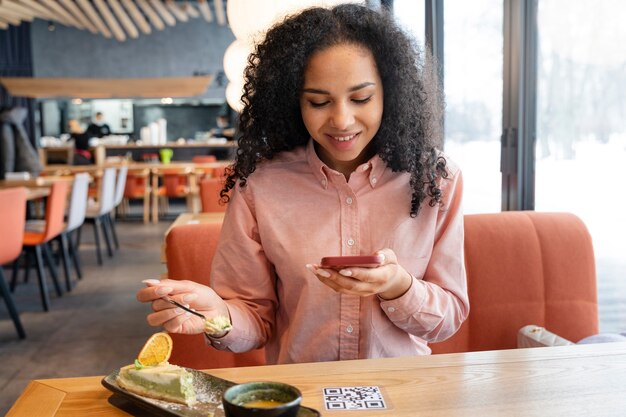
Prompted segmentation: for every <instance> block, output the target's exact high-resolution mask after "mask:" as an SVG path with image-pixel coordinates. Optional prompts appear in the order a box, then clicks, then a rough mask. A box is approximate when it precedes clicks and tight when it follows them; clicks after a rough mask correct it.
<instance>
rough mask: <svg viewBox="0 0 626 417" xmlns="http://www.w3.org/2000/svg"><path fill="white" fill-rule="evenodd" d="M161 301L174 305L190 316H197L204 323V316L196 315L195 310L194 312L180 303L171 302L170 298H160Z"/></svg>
mask: <svg viewBox="0 0 626 417" xmlns="http://www.w3.org/2000/svg"><path fill="white" fill-rule="evenodd" d="M161 299H162V300H165V301H167V302H168V303H172V304H174V305H175V306H176V307H179V308H182V309H183V310H185V311H187V312H189V313H191V314H193V315H195V316H198V317H200V318H201V319H202V320H205V321H206V317H205V316H204V314H200V313H198V312H197V311H196V310H194V309H191V308H189V307H185V306H184V305H182V304H181V303H179V302H176V301H174V300H172V299H171V298H169V297H161Z"/></svg>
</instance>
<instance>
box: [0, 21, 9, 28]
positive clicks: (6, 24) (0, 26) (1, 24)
mask: <svg viewBox="0 0 626 417" xmlns="http://www.w3.org/2000/svg"><path fill="white" fill-rule="evenodd" d="M8 28H9V24H8V23H4V22H3V21H1V20H0V29H8Z"/></svg>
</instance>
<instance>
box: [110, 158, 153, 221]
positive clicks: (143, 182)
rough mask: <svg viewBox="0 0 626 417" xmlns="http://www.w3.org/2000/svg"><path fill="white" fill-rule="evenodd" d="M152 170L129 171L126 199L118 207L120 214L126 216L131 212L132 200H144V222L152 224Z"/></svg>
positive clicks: (125, 190) (125, 192)
mask: <svg viewBox="0 0 626 417" xmlns="http://www.w3.org/2000/svg"><path fill="white" fill-rule="evenodd" d="M151 192H152V189H151V187H150V170H149V169H148V168H142V169H133V170H129V171H128V175H127V176H126V186H125V187H124V198H123V200H122V204H120V206H118V213H120V214H121V215H122V216H124V217H125V216H126V215H127V214H128V212H129V211H130V203H129V201H130V200H136V199H142V200H143V222H144V224H147V223H149V222H150V194H151Z"/></svg>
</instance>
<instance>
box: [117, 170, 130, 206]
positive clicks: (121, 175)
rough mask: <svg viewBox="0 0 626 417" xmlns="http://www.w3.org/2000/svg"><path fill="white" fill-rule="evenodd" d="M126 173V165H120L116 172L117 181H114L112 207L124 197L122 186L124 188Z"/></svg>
mask: <svg viewBox="0 0 626 417" xmlns="http://www.w3.org/2000/svg"><path fill="white" fill-rule="evenodd" d="M127 175H128V166H127V165H122V166H121V167H120V169H119V171H118V172H117V181H116V182H115V197H114V198H113V201H114V203H113V207H114V208H115V207H117V206H118V205H119V204H120V203H121V202H122V200H123V199H124V188H126V176H127Z"/></svg>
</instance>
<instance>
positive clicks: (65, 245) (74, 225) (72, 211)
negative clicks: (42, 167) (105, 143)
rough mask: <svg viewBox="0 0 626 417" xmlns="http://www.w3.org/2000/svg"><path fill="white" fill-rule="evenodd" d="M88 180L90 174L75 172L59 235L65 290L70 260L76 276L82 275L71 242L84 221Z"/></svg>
mask: <svg viewBox="0 0 626 417" xmlns="http://www.w3.org/2000/svg"><path fill="white" fill-rule="evenodd" d="M89 181H90V176H89V174H87V173H81V174H76V175H75V176H74V182H73V184H72V194H71V196H70V204H69V209H68V212H67V220H66V223H65V228H64V229H63V231H61V234H60V235H59V239H60V242H61V258H62V260H63V269H64V271H65V286H66V289H67V291H71V290H72V283H71V277H70V275H71V272H70V267H69V263H70V260H71V261H72V263H73V264H74V269H75V270H76V276H77V278H78V279H81V278H82V275H83V274H82V271H81V268H80V259H79V257H78V251H77V250H76V244H75V243H74V242H73V239H72V235H73V233H74V232H75V231H76V230H78V228H79V227H81V226H82V225H83V223H84V222H85V215H86V214H87V200H88V193H89Z"/></svg>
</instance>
